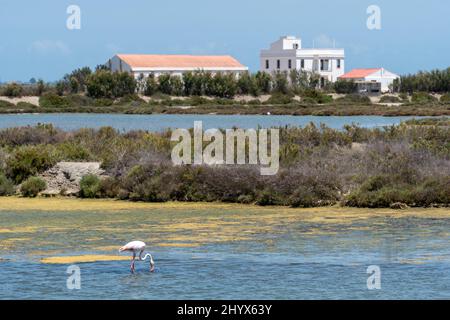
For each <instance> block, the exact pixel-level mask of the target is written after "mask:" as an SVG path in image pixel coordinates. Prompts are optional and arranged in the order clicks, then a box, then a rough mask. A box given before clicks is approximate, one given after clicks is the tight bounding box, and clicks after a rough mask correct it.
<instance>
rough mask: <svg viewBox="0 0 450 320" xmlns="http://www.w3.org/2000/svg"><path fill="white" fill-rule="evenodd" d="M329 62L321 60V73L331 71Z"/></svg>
mask: <svg viewBox="0 0 450 320" xmlns="http://www.w3.org/2000/svg"><path fill="white" fill-rule="evenodd" d="M329 69H330V68H329V60H320V71H329Z"/></svg>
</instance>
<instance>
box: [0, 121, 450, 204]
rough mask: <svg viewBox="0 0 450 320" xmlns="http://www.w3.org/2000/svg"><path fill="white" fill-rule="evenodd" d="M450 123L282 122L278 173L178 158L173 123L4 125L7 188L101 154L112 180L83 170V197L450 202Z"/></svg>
mask: <svg viewBox="0 0 450 320" xmlns="http://www.w3.org/2000/svg"><path fill="white" fill-rule="evenodd" d="M447 124H448V118H445V119H444V118H443V119H439V120H438V121H437V120H436V121H434V120H427V121H423V120H421V121H412V122H411V123H405V124H402V125H399V126H391V127H386V128H375V129H365V128H360V127H358V126H355V125H350V126H346V127H345V128H344V130H334V129H330V128H328V127H326V126H320V127H317V126H314V125H313V124H310V125H307V126H305V127H303V128H291V127H283V128H280V170H279V171H278V174H277V175H274V176H261V175H260V170H259V166H258V165H223V166H207V165H186V166H174V165H173V164H172V161H171V159H170V154H171V150H172V147H173V145H174V143H173V142H171V141H170V137H171V132H170V131H165V132H161V133H151V132H145V131H132V132H127V133H121V132H118V131H116V130H114V129H112V128H109V127H106V128H101V129H99V130H95V129H80V130H77V131H71V132H65V131H62V130H59V129H56V128H54V127H53V126H51V125H39V126H37V127H23V128H11V129H3V130H1V131H0V195H10V194H14V193H15V192H16V191H15V190H16V189H17V188H19V190H20V192H21V193H22V195H24V196H36V195H37V194H38V193H39V192H40V191H42V190H43V189H45V182H44V183H43V181H42V179H41V178H39V174H40V173H42V172H44V171H45V170H47V169H49V168H51V167H52V166H54V165H55V164H56V163H57V162H59V161H81V162H84V161H99V162H101V163H102V167H103V168H104V169H105V170H106V173H107V175H108V176H109V178H106V179H99V178H98V177H96V176H86V177H84V178H83V179H82V182H81V184H80V186H81V192H80V194H79V196H80V197H89V198H117V199H123V200H131V201H151V202H164V201H170V200H172V201H222V202H235V203H255V204H258V205H285V206H292V207H314V206H325V205H332V204H336V203H341V204H342V205H346V206H357V207H390V206H392V207H402V206H404V205H409V206H438V205H439V206H441V205H444V206H448V205H449V204H450V140H449V139H450V134H449V130H450V129H449V127H448V125H447ZM19 186H20V187H19ZM62 194H63V193H62Z"/></svg>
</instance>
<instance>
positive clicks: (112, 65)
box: [106, 54, 248, 78]
mask: <svg viewBox="0 0 450 320" xmlns="http://www.w3.org/2000/svg"><path fill="white" fill-rule="evenodd" d="M106 65H107V66H108V67H109V69H110V70H111V71H113V72H115V71H120V72H131V73H133V74H134V76H135V78H137V77H139V76H140V75H141V74H143V75H144V76H148V75H149V74H154V75H155V76H156V77H158V76H159V75H161V74H172V75H180V76H181V75H182V74H183V73H185V72H188V71H192V72H193V71H207V72H211V73H218V72H224V73H234V74H236V75H239V74H240V73H242V72H245V71H248V68H247V67H246V66H244V65H242V64H241V63H240V62H239V61H238V60H236V59H235V58H233V57H231V56H194V55H154V54H146V55H143V54H118V55H115V56H114V57H112V58H111V59H109V61H108V62H107V63H106Z"/></svg>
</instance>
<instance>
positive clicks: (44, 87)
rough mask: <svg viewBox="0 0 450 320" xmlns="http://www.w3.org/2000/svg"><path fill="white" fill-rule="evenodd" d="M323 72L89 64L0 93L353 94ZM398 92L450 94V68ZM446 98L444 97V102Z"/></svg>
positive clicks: (407, 82) (402, 85) (399, 83)
mask: <svg viewBox="0 0 450 320" xmlns="http://www.w3.org/2000/svg"><path fill="white" fill-rule="evenodd" d="M319 83H320V76H319V75H318V74H316V73H311V72H306V71H299V70H292V71H290V72H289V73H288V72H274V73H272V74H269V73H266V72H256V73H249V72H246V73H243V74H241V75H240V77H236V76H235V75H233V74H229V73H216V74H212V73H210V72H203V71H196V72H186V73H184V74H183V75H182V76H178V75H170V74H163V75H160V76H159V77H155V76H153V75H150V76H148V77H145V76H144V75H140V76H139V77H138V78H137V79H135V78H134V77H133V76H132V75H131V74H129V73H126V72H123V73H119V72H115V73H112V72H110V71H109V70H108V69H107V68H106V67H105V66H97V68H96V69H95V71H92V70H91V69H90V68H88V67H84V68H80V69H76V70H74V71H72V72H71V73H69V74H66V75H65V76H64V77H63V79H62V80H60V81H58V82H56V83H54V84H48V83H45V82H44V81H42V80H37V81H36V80H34V81H33V83H32V84H27V85H21V84H17V83H10V84H6V85H2V86H1V87H0V95H3V96H8V97H20V96H32V95H34V96H41V95H44V94H46V93H52V94H57V95H59V96H65V95H69V94H82V95H86V96H88V97H91V98H96V99H117V98H121V97H124V96H127V95H130V94H135V93H140V94H143V95H146V96H154V95H156V94H163V95H168V96H185V97H190V96H210V97H216V98H227V99H231V98H233V97H235V96H236V95H252V96H254V97H258V96H260V95H267V94H279V95H285V96H294V95H299V96H302V97H305V98H310V97H311V96H313V98H317V96H320V95H322V96H321V97H320V98H319V99H316V100H318V101H319V103H322V102H320V101H322V100H324V101H325V102H326V101H327V100H330V99H329V98H327V97H326V96H325V94H329V93H340V94H353V93H356V91H357V86H356V83H355V82H353V81H348V80H339V81H337V82H335V83H330V82H325V85H324V86H322V87H321V88H320V89H319ZM393 90H394V91H395V92H401V93H404V94H406V93H409V94H413V93H448V92H450V68H448V69H446V70H433V71H430V72H419V73H417V74H413V75H406V76H403V77H401V79H400V80H396V81H395V82H394V85H393ZM444 102H445V101H444Z"/></svg>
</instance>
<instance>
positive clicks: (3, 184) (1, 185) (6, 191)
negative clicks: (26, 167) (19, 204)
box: [0, 172, 14, 196]
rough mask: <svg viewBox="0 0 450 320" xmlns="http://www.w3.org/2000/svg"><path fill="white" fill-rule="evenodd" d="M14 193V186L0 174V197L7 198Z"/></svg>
mask: <svg viewBox="0 0 450 320" xmlns="http://www.w3.org/2000/svg"><path fill="white" fill-rule="evenodd" d="M13 193H14V184H13V183H12V181H11V180H9V179H8V178H7V177H6V176H5V175H4V174H3V173H1V172H0V196H9V195H11V194H13Z"/></svg>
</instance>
